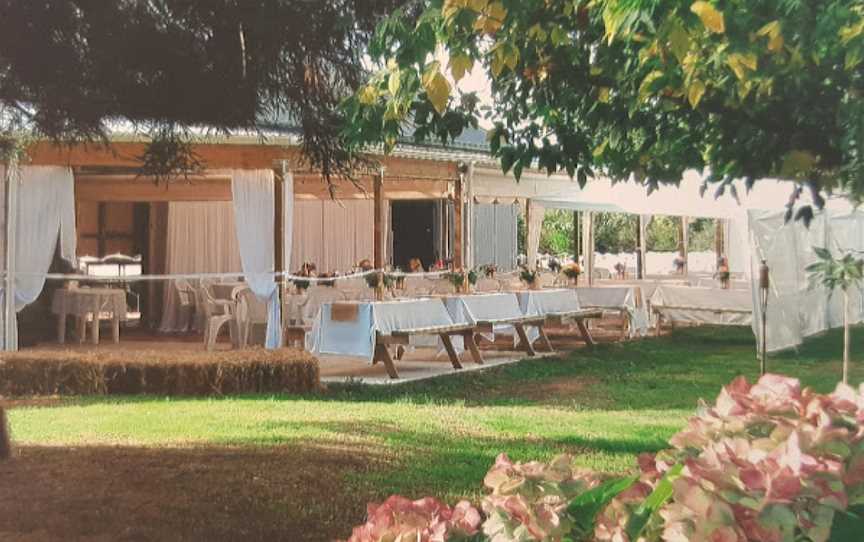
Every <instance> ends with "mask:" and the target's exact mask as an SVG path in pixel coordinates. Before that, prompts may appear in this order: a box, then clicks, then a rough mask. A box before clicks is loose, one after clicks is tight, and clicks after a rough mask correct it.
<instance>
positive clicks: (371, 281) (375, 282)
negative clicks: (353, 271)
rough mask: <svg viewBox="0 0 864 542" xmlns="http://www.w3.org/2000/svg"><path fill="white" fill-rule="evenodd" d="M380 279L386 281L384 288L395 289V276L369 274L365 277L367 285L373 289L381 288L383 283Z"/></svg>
mask: <svg viewBox="0 0 864 542" xmlns="http://www.w3.org/2000/svg"><path fill="white" fill-rule="evenodd" d="M379 277H382V278H383V280H384V283H383V286H384V288H392V287H393V275H389V274H387V273H369V274H368V275H366V276H365V277H364V279H366V285H367V286H369V287H370V288H372V289H373V290H374V289H375V288H378V287H379V286H381V285H382V284H381V282H380V280H381V279H379Z"/></svg>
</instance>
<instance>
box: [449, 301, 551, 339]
mask: <svg viewBox="0 0 864 542" xmlns="http://www.w3.org/2000/svg"><path fill="white" fill-rule="evenodd" d="M444 305H445V306H446V307H447V311H448V312H449V313H450V316H451V318H453V321H454V322H456V323H457V324H472V325H473V324H476V323H477V322H489V321H495V320H501V319H505V318H521V317H522V316H524V315H525V313H524V312H522V309H521V308H520V307H519V299H518V298H517V297H516V294H515V293H512V292H502V293H495V294H473V295H472V294H467V295H454V296H447V297H445V298H444ZM492 331H493V333H492V334H491V335H489V334H484V337H486V338H487V339H489V340H490V341H494V340H495V335H496V334H498V335H515V330H514V328H513V326H511V325H496V326H493V329H492ZM526 332H527V335H528V338H529V339H530V340H531V341H532V342H533V341H535V340H537V338H538V337H539V336H540V334H539V333H538V332H537V330H536V329H533V328H529V329H527V330H526ZM515 340H516V338H515V337H514V341H515ZM453 345H454V346H455V347H456V348H457V350H458V349H459V348H461V347H462V339H461V338H459V337H455V338H454V340H453Z"/></svg>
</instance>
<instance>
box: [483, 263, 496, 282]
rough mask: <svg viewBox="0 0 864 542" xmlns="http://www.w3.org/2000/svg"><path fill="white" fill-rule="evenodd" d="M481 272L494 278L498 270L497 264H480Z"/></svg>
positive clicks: (489, 277)
mask: <svg viewBox="0 0 864 542" xmlns="http://www.w3.org/2000/svg"><path fill="white" fill-rule="evenodd" d="M480 272H481V273H483V276H485V277H486V278H487V279H494V278H495V273H497V272H498V267H496V266H495V264H491V263H487V264H486V265H481V266H480Z"/></svg>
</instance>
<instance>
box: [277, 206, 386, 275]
mask: <svg viewBox="0 0 864 542" xmlns="http://www.w3.org/2000/svg"><path fill="white" fill-rule="evenodd" d="M389 207H390V206H389V205H385V206H384V210H385V212H384V223H385V224H389V223H390V220H389V218H390V213H389ZM374 210H375V209H374V202H373V201H372V200H365V199H359V200H340V201H333V200H302V201H297V202H296V203H295V210H294V220H293V225H294V232H293V239H294V241H293V246H292V249H291V265H293V266H294V267H296V268H299V267H300V266H301V265H302V264H303V263H306V262H310V263H314V264H315V265H316V267H317V268H318V271H319V272H331V271H339V272H343V273H344V272H347V271H350V270H351V269H352V268H353V267H354V266H355V265H357V263H358V262H359V261H360V260H362V259H364V258H368V259H369V260H371V259H372V255H373V254H372V248H373V247H372V245H373V239H372V234H373V229H374V220H375V216H374ZM387 230H388V231H389V227H388V228H387ZM287 233H288V232H287V231H286V235H287ZM387 245H388V243H387V239H385V248H386V247H387ZM386 252H388V251H387V250H385V253H386ZM385 261H386V260H385ZM292 270H295V271H296V269H292Z"/></svg>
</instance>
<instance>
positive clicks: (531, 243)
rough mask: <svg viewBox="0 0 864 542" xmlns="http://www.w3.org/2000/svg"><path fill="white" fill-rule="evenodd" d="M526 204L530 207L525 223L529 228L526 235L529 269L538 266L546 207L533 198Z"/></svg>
mask: <svg viewBox="0 0 864 542" xmlns="http://www.w3.org/2000/svg"><path fill="white" fill-rule="evenodd" d="M525 205H526V206H527V209H528V220H527V222H526V224H525V225H526V227H527V228H528V232H527V235H526V237H527V240H526V241H527V243H528V246H527V247H526V252H527V254H526V256H527V257H528V261H527V262H526V264H527V265H528V268H529V269H535V268H536V267H537V252H538V251H539V250H540V232H541V230H542V229H543V217H544V216H545V215H546V209H545V208H544V207H543V206H542V205H540V204H538V203H536V202H534V201H532V200H528V202H527V203H526V204H525Z"/></svg>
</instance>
